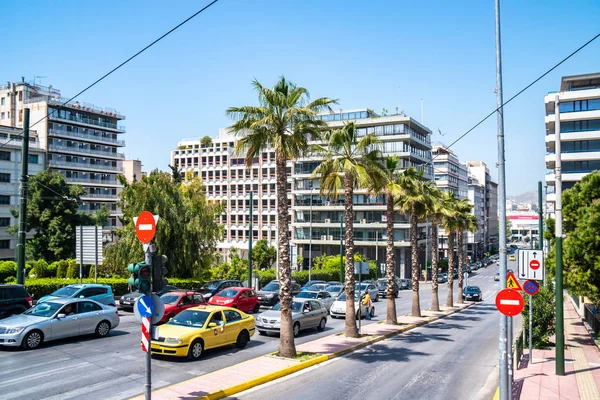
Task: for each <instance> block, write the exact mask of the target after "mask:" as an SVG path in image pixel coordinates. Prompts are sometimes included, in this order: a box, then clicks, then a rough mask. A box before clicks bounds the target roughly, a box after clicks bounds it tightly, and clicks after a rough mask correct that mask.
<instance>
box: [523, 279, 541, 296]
mask: <svg viewBox="0 0 600 400" xmlns="http://www.w3.org/2000/svg"><path fill="white" fill-rule="evenodd" d="M523 290H524V291H525V293H527V294H529V295H532V296H533V295H534V294H536V293H537V292H538V290H540V284H539V283H537V281H534V280H528V281H526V282H525V283H524V284H523Z"/></svg>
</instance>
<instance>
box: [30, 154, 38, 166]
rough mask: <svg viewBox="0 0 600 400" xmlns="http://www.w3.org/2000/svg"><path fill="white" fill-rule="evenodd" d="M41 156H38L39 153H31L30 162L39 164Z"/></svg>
mask: <svg viewBox="0 0 600 400" xmlns="http://www.w3.org/2000/svg"><path fill="white" fill-rule="evenodd" d="M39 158H40V156H38V155H37V154H29V157H28V158H27V159H28V160H29V163H30V164H38V163H39Z"/></svg>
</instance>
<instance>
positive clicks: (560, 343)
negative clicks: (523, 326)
mask: <svg viewBox="0 0 600 400" xmlns="http://www.w3.org/2000/svg"><path fill="white" fill-rule="evenodd" d="M559 103H560V98H559V95H558V93H557V94H556V95H555V96H554V118H555V119H554V154H556V162H555V169H554V179H555V185H556V203H555V204H556V205H555V207H556V209H555V212H556V233H555V236H556V288H555V291H556V293H555V295H556V375H559V376H562V375H564V374H565V320H564V314H563V312H564V310H563V259H562V258H563V251H562V250H563V249H562V218H563V215H562V214H563V212H562V171H561V167H562V165H561V154H560V146H561V143H560V105H559Z"/></svg>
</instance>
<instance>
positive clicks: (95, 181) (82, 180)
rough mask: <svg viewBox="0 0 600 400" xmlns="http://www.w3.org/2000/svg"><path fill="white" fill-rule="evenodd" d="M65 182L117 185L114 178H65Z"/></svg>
mask: <svg viewBox="0 0 600 400" xmlns="http://www.w3.org/2000/svg"><path fill="white" fill-rule="evenodd" d="M63 176H64V175H63ZM65 179H66V180H67V182H78V183H91V184H99V185H118V184H119V182H118V181H117V180H116V179H93V178H67V177H66V176H65Z"/></svg>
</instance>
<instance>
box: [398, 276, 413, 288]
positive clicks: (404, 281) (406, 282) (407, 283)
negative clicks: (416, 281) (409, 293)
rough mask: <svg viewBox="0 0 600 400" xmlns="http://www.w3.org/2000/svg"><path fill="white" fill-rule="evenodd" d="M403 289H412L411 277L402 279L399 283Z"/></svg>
mask: <svg viewBox="0 0 600 400" xmlns="http://www.w3.org/2000/svg"><path fill="white" fill-rule="evenodd" d="M398 286H399V287H400V289H401V290H408V289H410V280H409V279H400V284H399V285H398Z"/></svg>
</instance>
